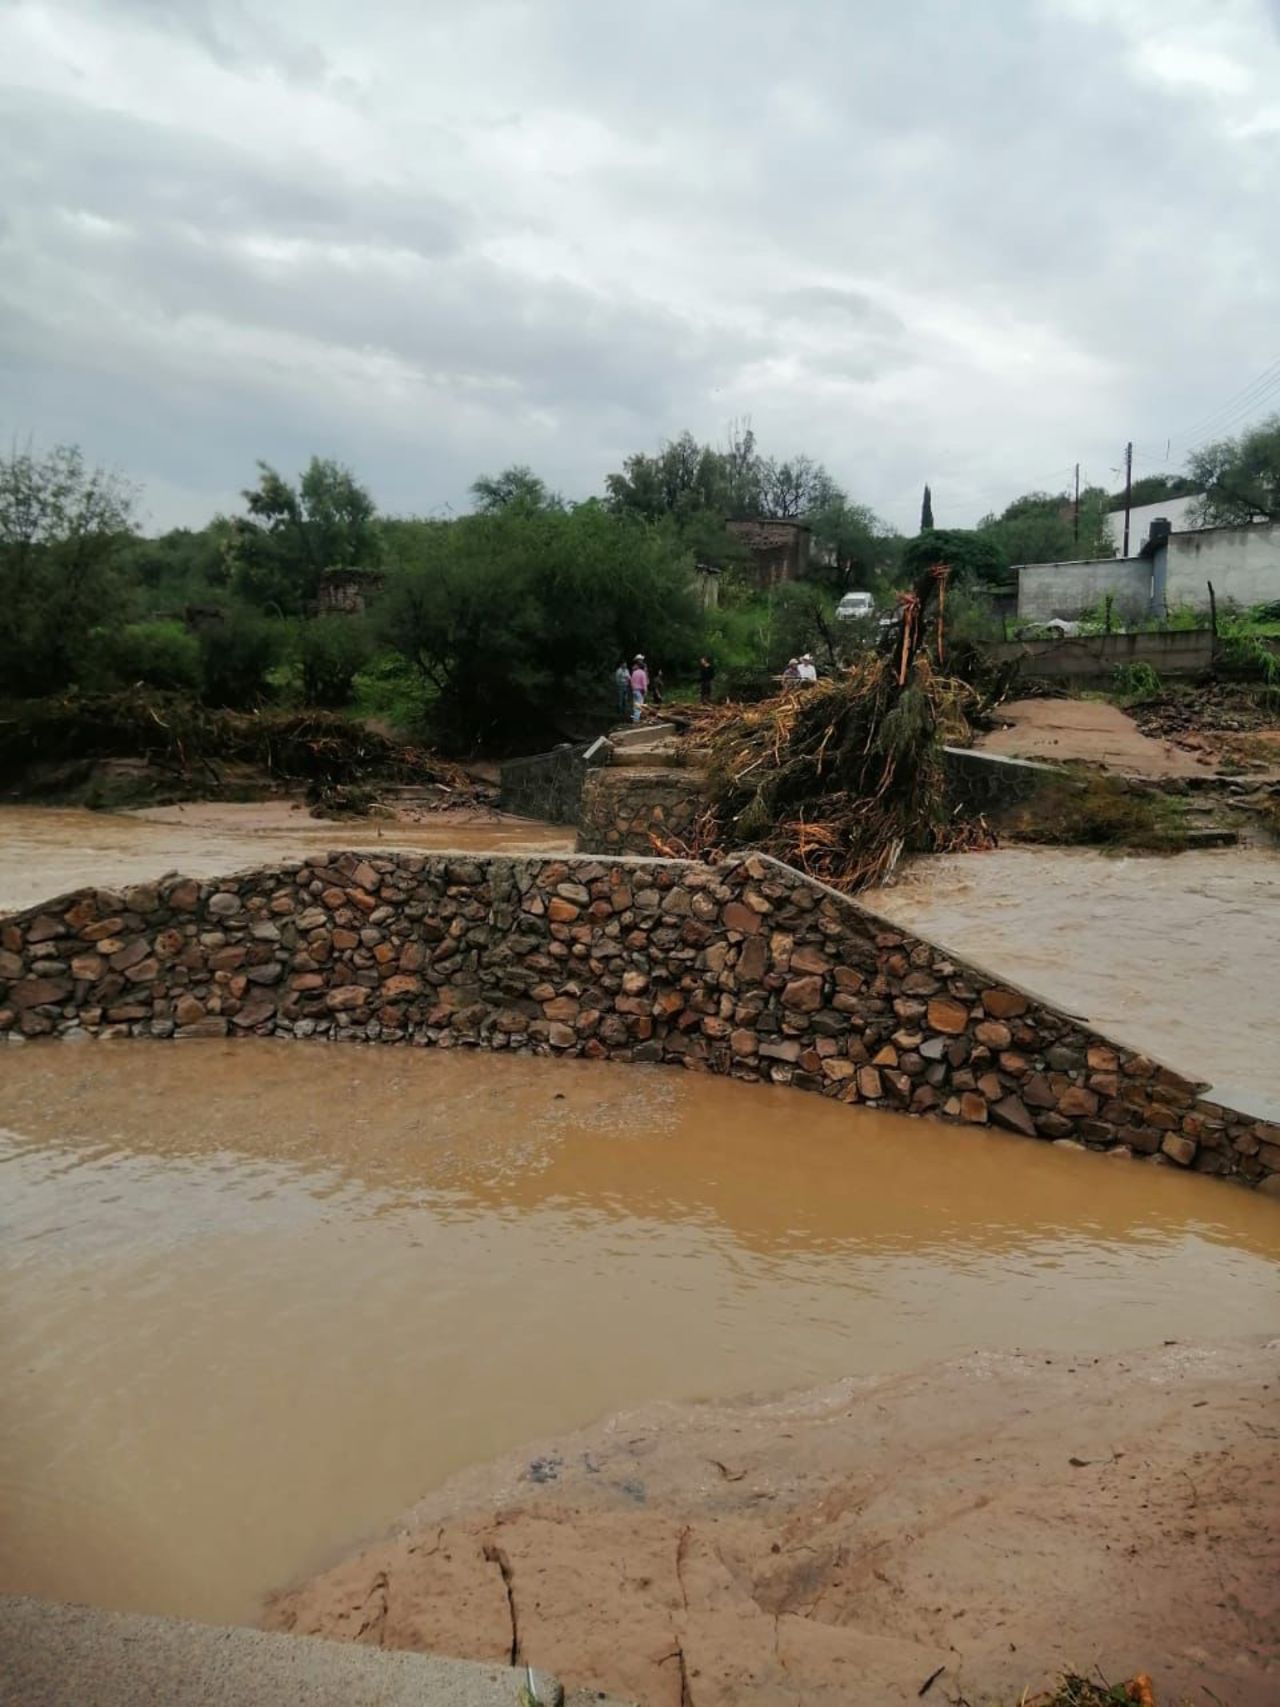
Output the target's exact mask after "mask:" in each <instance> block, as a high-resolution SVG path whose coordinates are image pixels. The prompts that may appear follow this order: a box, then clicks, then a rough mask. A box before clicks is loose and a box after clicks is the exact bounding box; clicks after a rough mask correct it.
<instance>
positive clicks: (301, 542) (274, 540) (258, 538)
mask: <svg viewBox="0 0 1280 1707" xmlns="http://www.w3.org/2000/svg"><path fill="white" fill-rule="evenodd" d="M258 468H259V470H260V474H259V479H258V484H257V485H256V486H254V487H250V488H249V489H248V490H246V492H245V493H244V499H245V503H246V504H247V506H248V510H249V513H248V515H247V516H237V517H236V519H235V521H234V523H233V534H232V538H231V541H230V545H229V548H228V560H229V563H230V565H231V575H232V582H233V585H234V586H235V588H236V590H237V592H238V593H240V594H241V596H242V597H244V598H245V599H247V600H248V602H249V603H250V604H254V605H257V606H258V607H259V608H260V609H263V610H267V609H273V610H274V611H275V613H276V614H277V615H278V616H302V615H304V614H305V613H306V612H307V610H308V609H309V607H310V606H311V605H313V604H314V602H315V598H316V594H317V592H318V590H319V586H320V577H321V575H322V574H323V573H324V571H325V570H326V569H368V568H373V567H374V566H375V565H376V564H377V562H378V561H379V557H380V553H381V536H380V534H379V532H378V527H377V523H376V520H375V511H374V504H373V499H372V498H371V497H370V496H369V493H368V492H367V491H366V490H365V488H364V487H363V486H362V485H361V484H360V483H359V481H358V480H357V479H356V477H355V475H354V474H353V473H352V472H351V470H350V469H349V468H344V467H343V466H342V465H341V463H337V462H332V461H329V460H327V459H325V458H322V457H318V456H313V457H312V459H311V461H310V462H309V463H308V464H307V467H306V470H305V471H304V473H303V475H302V478H301V480H300V481H299V482H298V484H297V486H296V487H295V486H292V485H290V483H289V482H288V481H287V480H285V479H284V478H283V477H282V476H281V475H279V474H277V472H276V471H275V469H274V468H272V467H270V466H269V465H268V464H267V463H265V462H260V463H259V464H258Z"/></svg>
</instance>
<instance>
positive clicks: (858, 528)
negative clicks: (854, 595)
mask: <svg viewBox="0 0 1280 1707" xmlns="http://www.w3.org/2000/svg"><path fill="white" fill-rule="evenodd" d="M806 520H807V521H808V523H809V526H810V527H811V528H812V529H813V546H814V550H813V557H812V560H811V564H810V569H809V575H810V578H811V579H812V580H815V581H820V582H822V583H823V584H824V585H825V586H827V587H829V588H831V590H832V591H833V592H834V593H835V594H836V596H837V597H838V596H839V595H840V594H841V593H846V592H848V590H849V589H850V588H851V587H871V586H872V585H873V583H874V582H875V581H877V580H878V579H879V578H881V577H882V576H883V575H884V574H885V573H886V572H888V573H892V571H893V570H894V569H895V568H896V566H897V560H898V556H899V553H900V551H901V548H902V542H901V540H900V539H899V538H898V536H897V534H895V533H894V531H893V529H892V528H889V527H887V526H886V525H885V524H884V522H882V521H881V520H880V518H879V516H877V515H876V514H875V512H874V511H873V510H871V509H869V508H868V507H867V505H865V504H855V503H853V502H852V501H851V500H850V499H848V498H846V497H845V495H844V493H843V492H841V491H840V489H839V487H833V489H832V491H831V492H830V493H829V494H828V495H827V496H826V499H825V502H823V503H821V504H820V505H819V506H818V507H817V508H816V509H813V510H811V511H810V512H809V514H808V516H807V517H806Z"/></svg>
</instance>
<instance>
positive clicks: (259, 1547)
mask: <svg viewBox="0 0 1280 1707" xmlns="http://www.w3.org/2000/svg"><path fill="white" fill-rule="evenodd" d="M1278 1270H1280V1210H1278V1206H1277V1205H1276V1204H1275V1203H1274V1202H1270V1201H1265V1200H1263V1199H1260V1198H1257V1197H1253V1196H1251V1195H1249V1194H1248V1193H1247V1192H1245V1191H1243V1190H1240V1189H1237V1188H1232V1187H1230V1186H1225V1185H1222V1184H1220V1183H1218V1182H1213V1181H1208V1180H1204V1179H1199V1178H1189V1177H1186V1176H1183V1175H1179V1174H1176V1173H1174V1172H1173V1171H1172V1170H1161V1169H1157V1168H1153V1167H1150V1166H1149V1165H1146V1164H1142V1163H1138V1162H1126V1161H1121V1160H1116V1159H1106V1158H1103V1157H1098V1156H1091V1155H1085V1154H1082V1153H1075V1152H1068V1151H1061V1150H1056V1149H1054V1148H1052V1147H1051V1146H1048V1145H1037V1144H1031V1143H1028V1142H1027V1141H1026V1140H1024V1139H1021V1138H1014V1137H1009V1136H1005V1135H999V1134H994V1133H983V1132H979V1131H976V1130H964V1129H956V1128H947V1127H943V1126H940V1125H936V1124H933V1123H930V1122H927V1121H922V1120H909V1119H907V1118H905V1117H902V1116H895V1115H888V1114H880V1113H872V1112H869V1111H866V1110H852V1109H848V1108H845V1107H843V1106H835V1105H832V1104H829V1103H825V1102H823V1101H822V1100H821V1099H819V1098H816V1097H807V1096H804V1095H802V1094H801V1093H798V1092H790V1091H787V1090H784V1089H780V1088H771V1087H764V1086H758V1085H743V1084H738V1083H735V1082H732V1081H717V1080H711V1079H708V1078H705V1077H701V1076H696V1075H693V1074H684V1073H679V1072H675V1071H671V1070H664V1069H660V1068H639V1067H627V1066H624V1065H618V1064H613V1065H606V1064H597V1063H587V1062H565V1061H550V1060H535V1059H528V1058H523V1057H513V1056H503V1055H479V1056H477V1055H463V1054H461V1053H450V1052H440V1053H433V1052H426V1051H424V1052H417V1051H404V1050H389V1049H370V1048H361V1047H359V1046H356V1045H339V1044H330V1045H325V1044H297V1043H294V1044H289V1043H285V1042H271V1041H268V1040H265V1039H263V1040H244V1041H241V1042H236V1043H219V1042H207V1043H206V1042H201V1043H193V1044H173V1043H148V1042H142V1041H128V1042H126V1041H121V1042H114V1043H91V1042H84V1043H79V1044H73V1043H64V1044H58V1043H49V1044H40V1045H27V1046H24V1047H21V1048H13V1049H10V1050H7V1051H6V1052H5V1053H4V1055H3V1058H2V1060H0V1590H3V1591H22V1592H28V1593H34V1594H40V1595H48V1596H56V1597H61V1598H66V1599H75V1600H87V1601H91V1602H96V1603H99V1604H103V1605H107V1606H111V1607H117V1608H124V1609H137V1610H145V1611H154V1612H168V1613H175V1614H181V1615H186V1616H190V1617H196V1618H204V1619H210V1620H213V1621H222V1620H226V1621H238V1620H250V1619H252V1618H253V1617H254V1616H255V1614H256V1612H257V1610H258V1607H259V1605H260V1602H261V1597H262V1595H263V1594H264V1592H265V1591H267V1590H269V1589H270V1588H272V1587H273V1586H277V1585H281V1584H284V1583H286V1582H289V1581H290V1580H292V1579H294V1578H296V1577H298V1576H299V1575H301V1574H304V1573H307V1572H310V1571H313V1570H316V1569H318V1568H321V1567H323V1566H324V1565H326V1564H327V1563H328V1562H329V1561H330V1560H332V1559H333V1558H334V1557H335V1556H337V1555H338V1554H339V1553H341V1552H343V1551H344V1550H346V1549H347V1548H349V1547H350V1546H352V1545H353V1544H355V1543H356V1542H358V1541H359V1540H361V1539H362V1538H364V1537H366V1536H368V1535H370V1534H373V1533H376V1532H378V1531H379V1530H380V1529H381V1528H382V1527H383V1526H384V1525H386V1524H387V1523H388V1522H390V1521H391V1520H392V1519H393V1518H394V1516H395V1515H396V1514H397V1513H398V1512H400V1511H402V1510H403V1509H404V1508H405V1507H406V1506H408V1505H409V1504H410V1503H411V1502H412V1501H413V1500H414V1499H415V1498H417V1497H418V1496H420V1495H422V1494H424V1493H425V1492H427V1491H429V1490H430V1489H431V1488H432V1487H434V1486H437V1485H438V1484H439V1483H440V1482H441V1481H442V1480H443V1479H444V1478H445V1477H447V1476H448V1475H450V1474H451V1473H453V1472H454V1471H456V1470H458V1469H460V1468H462V1467H463V1466H466V1465H470V1464H478V1463H481V1462H484V1461H487V1460H488V1459H490V1458H491V1457H493V1456H495V1455H497V1454H499V1453H501V1452H504V1451H507V1450H510V1449H512V1448H513V1447H515V1446H517V1445H519V1444H520V1443H521V1442H523V1441H527V1440H530V1439H533V1438H536V1437H538V1436H539V1435H545V1434H549V1433H553V1432H556V1431H559V1430H563V1429H566V1428H569V1427H572V1426H576V1425H580V1424H584V1423H586V1422H589V1421H590V1420H592V1419H594V1418H596V1417H599V1416H602V1415H604V1414H606V1413H609V1412H611V1411H614V1410H616V1409H618V1408H619V1407H624V1406H628V1405H631V1404H634V1403H638V1402H640V1401H643V1400H647V1399H655V1398H662V1397H671V1398H697V1397H711V1396H726V1395H734V1394H739V1393H745V1392H749V1391H754V1392H764V1391H775V1390H780V1389H785V1388H791V1387H796V1386H802V1385H809V1384H813V1383H817V1382H825V1381H829V1380H832V1379H834V1378H837V1377H840V1376H844V1375H848V1374H858V1373H864V1372H866V1373H870V1372H876V1371H883V1370H893V1369H902V1368H907V1367H911V1366H917V1365H921V1364H924V1363H927V1362H929V1361H930V1360H932V1359H936V1358H940V1357H943V1356H948V1355H952V1354H957V1353H960V1352H962V1351H965V1350H967V1349H969V1348H973V1347H981V1346H990V1347H1002V1348H1008V1347H1027V1346H1034V1347H1044V1348H1060V1349H1071V1350H1076V1349H1083V1348H1089V1349H1093V1350H1095V1351H1101V1350H1104V1349H1111V1348H1117V1347H1130V1346H1136V1345H1142V1344H1151V1343H1158V1342H1160V1341H1161V1340H1164V1339H1170V1338H1179V1339H1181V1338H1188V1339H1191V1338H1195V1337H1197V1336H1201V1337H1208V1336H1212V1335H1215V1334H1222V1333H1223V1332H1224V1331H1225V1332H1230V1333H1232V1334H1236V1333H1238V1334H1247V1333H1256V1332H1276V1331H1280V1287H1278V1286H1277V1276H1278Z"/></svg>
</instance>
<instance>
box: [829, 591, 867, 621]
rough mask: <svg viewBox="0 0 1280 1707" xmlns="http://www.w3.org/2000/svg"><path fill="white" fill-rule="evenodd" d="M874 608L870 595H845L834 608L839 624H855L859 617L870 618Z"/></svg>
mask: <svg viewBox="0 0 1280 1707" xmlns="http://www.w3.org/2000/svg"><path fill="white" fill-rule="evenodd" d="M875 608H876V606H875V600H874V599H873V598H872V597H871V594H870V593H846V594H845V595H844V597H843V598H842V599H841V600H840V603H839V604H838V605H837V606H836V615H837V616H838V617H839V618H840V620H841V622H856V621H857V620H858V619H859V618H860V617H866V616H870V615H871V613H872V612H873V611H874V610H875Z"/></svg>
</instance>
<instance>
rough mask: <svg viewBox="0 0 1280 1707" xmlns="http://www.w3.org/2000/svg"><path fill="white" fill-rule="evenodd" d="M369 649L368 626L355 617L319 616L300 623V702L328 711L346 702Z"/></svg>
mask: <svg viewBox="0 0 1280 1707" xmlns="http://www.w3.org/2000/svg"><path fill="white" fill-rule="evenodd" d="M372 650H373V646H372V641H371V638H370V634H369V629H368V626H367V625H366V623H365V622H364V621H363V620H362V619H361V618H360V617H358V616H321V617H316V618H315V619H314V620H312V621H311V622H304V623H303V624H302V626H301V628H300V630H299V631H298V641H297V652H298V661H299V663H300V665H301V667H302V698H303V702H304V704H306V705H311V706H325V707H328V708H329V709H330V710H332V709H335V708H336V707H338V706H342V705H346V704H348V702H349V701H350V699H351V693H352V685H353V683H354V681H355V678H356V675H357V673H358V672H359V671H360V670H361V669H362V668H363V667H364V665H365V664H367V663H368V662H369V658H370V656H371V654H372Z"/></svg>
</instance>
